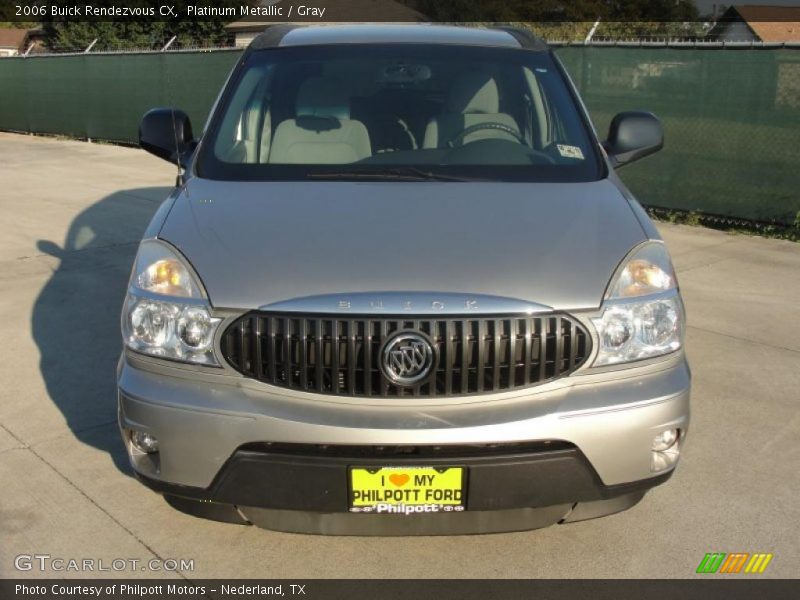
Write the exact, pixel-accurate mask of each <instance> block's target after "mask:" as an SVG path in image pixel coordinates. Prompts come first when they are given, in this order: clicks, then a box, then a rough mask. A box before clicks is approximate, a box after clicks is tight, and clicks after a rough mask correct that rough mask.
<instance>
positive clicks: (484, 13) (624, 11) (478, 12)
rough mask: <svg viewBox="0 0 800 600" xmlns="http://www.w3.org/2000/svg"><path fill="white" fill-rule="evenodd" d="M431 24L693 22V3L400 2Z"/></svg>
mask: <svg viewBox="0 0 800 600" xmlns="http://www.w3.org/2000/svg"><path fill="white" fill-rule="evenodd" d="M401 2H403V3H404V4H406V5H408V6H411V7H413V8H415V9H416V10H418V11H419V12H421V13H422V14H424V15H426V16H427V17H428V18H430V19H431V20H432V21H442V22H464V21H493V22H506V21H559V22H564V21H595V20H596V19H598V18H599V19H601V20H603V21H615V22H621V21H626V22H632V21H651V22H655V21H695V20H697V18H698V13H697V8H696V7H695V5H694V3H693V2H692V0H401Z"/></svg>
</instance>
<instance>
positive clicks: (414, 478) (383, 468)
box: [347, 465, 468, 515]
mask: <svg viewBox="0 0 800 600" xmlns="http://www.w3.org/2000/svg"><path fill="white" fill-rule="evenodd" d="M392 476H394V477H392ZM430 476H434V478H435V479H433V480H429V479H426V478H428V477H430ZM381 477H382V478H383V481H380V478H381ZM467 477H468V469H467V467H465V466H463V465H422V466H411V465H352V466H349V467H348V468H347V497H348V503H347V504H348V511H349V512H353V513H372V514H401V515H412V514H429V513H441V512H445V513H453V512H464V511H465V510H466V509H467ZM426 481H427V482H428V484H426V483H425V482H426ZM456 482H457V483H456ZM408 484H411V485H408ZM386 490H389V494H387V492H386ZM414 490H417V492H416V493H415V492H414ZM357 492H359V493H358V494H357ZM365 493H366V494H365Z"/></svg>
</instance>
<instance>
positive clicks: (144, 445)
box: [131, 430, 158, 454]
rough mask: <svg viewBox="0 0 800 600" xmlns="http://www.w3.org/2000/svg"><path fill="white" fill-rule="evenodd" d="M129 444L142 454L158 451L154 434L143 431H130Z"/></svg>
mask: <svg viewBox="0 0 800 600" xmlns="http://www.w3.org/2000/svg"><path fill="white" fill-rule="evenodd" d="M131 444H132V445H133V447H134V448H136V449H137V450H138V451H139V452H143V453H144V454H154V453H155V452H158V440H157V439H156V436H154V435H152V434H150V433H145V432H144V431H135V430H132V431H131Z"/></svg>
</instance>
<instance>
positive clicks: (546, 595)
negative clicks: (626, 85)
mask: <svg viewBox="0 0 800 600" xmlns="http://www.w3.org/2000/svg"><path fill="white" fill-rule="evenodd" d="M798 591H800V585H799V581H798V580H780V579H737V580H735V579H723V578H715V579H691V580H689V579H679V580H658V579H629V580H619V579H618V580H614V579H602V580H597V579H595V580H592V579H580V580H575V579H573V580H556V579H541V580H527V579H526V580H519V579H500V580H488V579H453V580H449V579H392V580H380V579H338V580H336V579H331V580H327V579H326V580H322V579H307V580H301V579H296V580H256V579H238V580H237V579H228V580H225V579H197V580H191V581H190V580H186V579H172V580H164V579H140V580H120V579H116V580H115V579H96V580H92V579H40V580H23V579H4V580H0V598H2V599H3V600H11V599H14V600H23V599H26V598H31V599H33V600H85V599H87V598H97V599H101V600H195V599H198V600H199V599H208V600H217V599H222V598H236V599H238V600H256V599H258V600H265V599H271V598H296V599H303V600H305V599H313V600H317V599H325V600H327V599H333V600H338V599H342V600H354V599H362V598H363V599H373V598H375V599H378V598H379V599H381V600H411V599H424V598H436V599H437V600H448V599H450V598H453V599H458V600H473V599H474V600H479V599H480V600H505V599H509V600H512V599H513V600H517V599H519V598H525V599H528V598H530V599H536V600H539V599H541V600H561V599H564V600H577V599H580V598H592V599H609V600H611V599H614V600H616V599H620V598H681V600H691V599H695V598H696V599H698V600H709V599H713V598H725V599H726V600H739V599H741V600H745V599H746V600H751V599H752V598H763V599H770V600H771V599H773V598H778V599H782V598H787V599H788V598H797V597H798Z"/></svg>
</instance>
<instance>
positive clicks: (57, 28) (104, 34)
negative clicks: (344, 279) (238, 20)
mask: <svg viewBox="0 0 800 600" xmlns="http://www.w3.org/2000/svg"><path fill="white" fill-rule="evenodd" d="M51 3H52V4H57V5H62V6H71V5H74V0H53V1H52V2H51ZM255 3H257V0H218V1H217V2H215V4H214V6H216V7H235V8H238V7H239V6H241V5H243V4H251V5H252V4H255ZM137 4H140V5H142V6H154V5H155V6H156V10H158V8H157V6H158V3H153V2H145V1H142V2H135V1H134V2H131V1H128V2H125V3H124V6H135V5H137ZM173 4H174V5H175V7H176V9H177V10H176V11H175V12H177V13H178V15H179V16H178V17H177V18H175V17H173V18H169V19H166V20H161V19H160V17H158V16H156V17H144V18H127V19H124V20H100V19H97V20H88V19H86V18H85V17H83V18H79V19H69V18H53V17H46V18H44V19H43V20H42V26H43V29H44V33H45V37H46V40H47V46H48V47H49V48H50V49H52V50H55V51H70V50H80V49H83V48H86V46H88V45H89V44H90V43H92V41H93V40H95V39H97V44H96V45H95V46H94V49H95V50H123V49H128V48H160V47H161V46H163V45H164V44H166V43H167V41H169V40H170V38H172V36H177V39H176V40H175V42H174V47H188V46H199V47H211V46H220V45H225V44H227V43H228V42H229V41H230V35H229V34H228V33H227V32H226V31H225V29H224V27H225V25H226V24H227V23H229V22H230V21H231V20H232V19H224V18H214V17H203V18H202V19H188V18H186V17H185V16H182V15H185V12H184V10H183V9H184V8H185V6H186V5H188V4H195V3H194V2H192V1H191V0H190V1H187V0H174V2H173ZM93 5H94V6H97V7H111V6H120V5H121V3H120V2H119V1H116V2H115V1H114V0H94V2H93Z"/></svg>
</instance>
